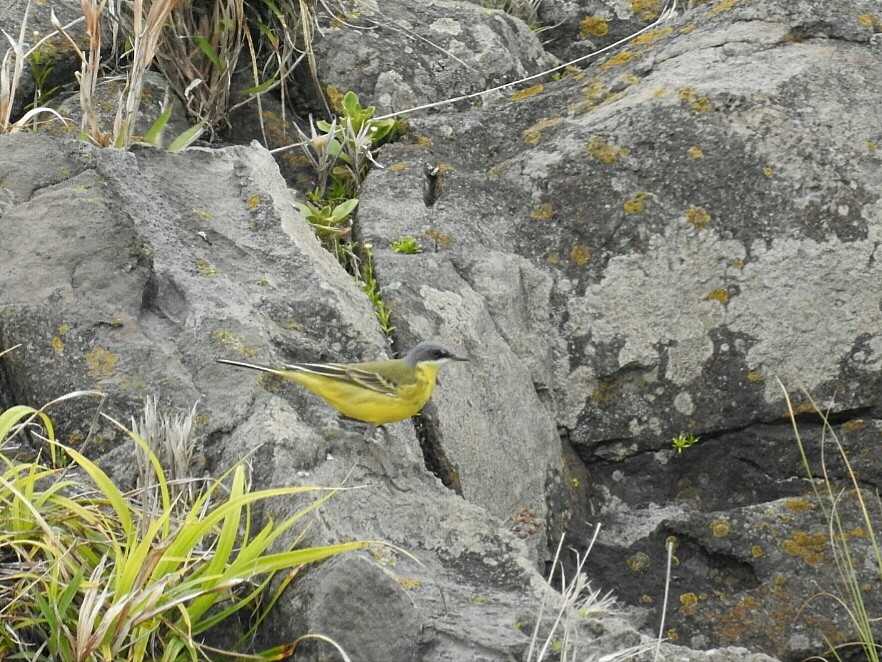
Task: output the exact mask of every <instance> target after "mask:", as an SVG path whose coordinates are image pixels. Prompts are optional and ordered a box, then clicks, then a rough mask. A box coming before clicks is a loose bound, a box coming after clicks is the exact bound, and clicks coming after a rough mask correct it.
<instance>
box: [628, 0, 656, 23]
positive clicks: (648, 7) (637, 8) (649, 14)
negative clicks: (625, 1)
mask: <svg viewBox="0 0 882 662" xmlns="http://www.w3.org/2000/svg"><path fill="white" fill-rule="evenodd" d="M631 11H632V12H634V13H635V14H636V15H637V16H638V17H639V18H640V20H641V21H654V20H655V19H657V18H658V16H659V14H661V0H631Z"/></svg>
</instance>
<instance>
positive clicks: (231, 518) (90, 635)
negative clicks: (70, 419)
mask: <svg viewBox="0 0 882 662" xmlns="http://www.w3.org/2000/svg"><path fill="white" fill-rule="evenodd" d="M105 418H106V419H107V420H108V421H110V422H111V423H112V424H113V425H115V426H117V427H118V428H119V429H121V430H125V432H126V433H127V434H128V436H129V437H130V439H131V441H132V443H133V444H134V445H135V447H136V448H137V449H139V452H140V453H142V454H143V455H144V457H145V458H146V461H147V462H146V463H147V465H149V466H150V467H151V468H152V473H153V475H152V482H151V484H152V485H153V486H154V487H153V489H154V491H155V494H156V498H155V499H154V500H153V504H154V505H155V508H154V507H150V508H144V507H142V504H141V503H140V502H139V501H138V500H137V499H136V495H137V494H139V493H140V492H142V491H143V490H142V491H138V492H136V493H124V492H123V491H121V490H120V488H119V487H117V486H116V485H115V484H114V482H113V481H112V480H111V478H110V477H109V476H108V475H107V474H106V473H105V472H104V471H103V470H102V469H101V468H100V467H98V466H97V465H96V464H95V463H93V462H92V461H91V460H89V459H88V458H87V457H85V456H84V455H83V454H81V453H80V452H79V451H77V450H75V449H74V448H71V447H69V446H66V445H63V444H61V443H60V442H59V441H58V440H57V439H56V437H55V434H54V430H53V427H52V423H51V420H50V419H49V417H48V416H47V415H46V413H45V411H44V410H34V409H33V408H30V407H22V406H19V407H12V408H10V409H8V410H6V411H4V412H2V413H0V559H2V561H3V566H4V572H3V574H2V576H0V602H2V604H3V609H2V615H0V617H2V621H3V627H2V628H0V657H4V658H5V657H6V656H15V657H16V658H17V659H18V658H19V657H20V659H28V660H39V661H48V660H57V661H60V662H68V661H70V662H74V661H76V662H99V661H104V660H114V661H121V662H140V661H143V660H148V659H150V660H160V659H161V660H163V661H168V662H172V661H183V660H197V659H207V658H212V659H214V658H216V656H217V655H224V656H230V655H232V656H235V655H236V653H235V652H234V651H226V650H218V649H214V648H211V647H209V646H207V645H206V644H204V643H203V641H202V639H203V637H202V635H203V634H204V633H206V632H208V631H209V630H210V629H212V628H216V627H220V626H222V625H223V624H225V623H229V622H230V619H231V618H232V617H233V616H234V615H236V614H237V613H239V612H240V611H242V610H243V609H249V610H250V609H256V610H257V612H256V614H255V618H254V621H253V623H255V625H254V626H253V627H252V629H251V630H249V631H248V632H244V633H243V635H242V637H241V640H240V642H239V645H238V646H237V648H240V647H243V646H245V645H247V643H248V642H250V641H251V640H252V636H253V634H254V628H256V627H257V625H259V623H260V622H262V620H263V619H264V618H265V616H266V613H267V611H268V610H269V609H270V608H271V607H272V606H273V604H274V603H275V602H276V600H277V599H278V596H279V595H280V592H281V590H282V589H283V588H284V587H285V586H286V585H287V584H288V583H289V582H290V581H291V580H292V578H293V577H294V574H296V573H291V572H290V571H291V570H292V569H294V570H296V569H297V568H300V567H302V566H303V565H304V564H307V563H314V562H317V561H320V560H322V559H325V558H328V557H331V556H334V555H336V554H340V553H344V552H347V551H354V550H358V549H364V548H365V547H367V545H368V543H366V542H349V543H341V544H336V545H327V546H322V547H312V548H303V549H287V550H283V551H270V550H271V549H273V548H274V547H275V545H276V543H278V542H279V541H280V539H281V537H282V536H284V535H288V534H292V533H294V529H295V527H297V526H298V525H301V524H303V519H304V517H305V516H306V515H307V514H308V513H310V512H312V511H313V510H315V509H316V508H317V507H319V506H320V505H321V504H322V503H324V502H325V501H326V500H327V499H328V498H330V497H331V496H332V495H333V494H334V492H335V490H333V489H323V488H317V487H311V486H305V487H278V488H272V489H265V490H252V489H251V488H250V487H249V484H248V478H247V473H246V471H245V468H244V466H242V465H237V466H235V467H233V468H232V469H231V470H230V471H229V472H227V474H225V475H224V476H222V477H221V478H219V479H217V480H215V481H213V482H211V483H210V484H208V485H207V486H205V487H204V488H203V489H202V490H201V491H200V492H199V493H198V494H197V495H195V498H194V499H193V502H192V505H190V504H185V505H184V506H183V507H182V506H180V505H179V504H180V500H179V499H176V498H173V496H172V495H173V492H172V489H171V487H170V485H169V481H168V479H167V475H166V471H165V469H164V468H163V466H162V463H161V462H160V460H159V458H158V457H157V455H156V454H155V453H154V452H153V451H152V450H151V448H150V446H149V445H148V443H147V442H145V440H144V439H142V438H141V437H140V436H139V435H138V434H136V433H135V432H133V431H130V430H126V429H125V428H124V427H123V426H122V425H121V424H120V423H118V422H117V421H115V420H113V419H112V418H110V417H107V416H105ZM37 426H40V427H41V429H40V430H39V432H38V429H37ZM24 429H28V430H29V431H30V433H31V434H37V435H38V436H40V437H42V438H43V439H44V441H45V442H46V443H48V444H51V445H52V446H53V447H55V448H57V449H58V450H59V451H60V452H62V453H63V454H64V455H66V456H67V457H68V458H70V459H71V460H72V462H73V463H74V464H75V465H76V467H77V469H78V472H77V473H70V472H68V471H66V470H63V469H55V468H52V467H51V466H46V465H43V464H41V463H39V462H37V461H34V462H22V461H19V460H16V459H15V458H14V457H9V456H7V455H6V454H5V450H4V449H6V448H7V446H8V443H9V441H10V439H11V438H12V437H13V436H14V435H15V434H18V433H20V432H21V431H22V430H24ZM77 476H80V477H77ZM312 492H322V495H321V496H320V497H319V498H318V499H316V500H314V501H312V502H311V503H309V504H307V505H304V506H303V507H301V508H300V509H299V510H298V511H296V512H295V513H294V514H292V515H291V516H289V517H288V518H286V519H284V520H283V521H281V522H267V523H266V524H265V525H264V526H263V527H262V528H260V529H259V530H258V529H253V528H252V527H253V523H254V521H253V517H252V514H251V508H252V506H253V505H255V504H257V503H260V502H262V501H265V500H267V499H271V498H278V497H286V496H288V497H290V496H293V495H305V494H308V493H312ZM280 570H281V571H289V572H287V574H286V577H285V578H283V580H282V581H281V583H280V584H279V586H278V588H277V589H276V590H274V591H273V592H272V595H271V596H270V599H269V600H268V601H266V603H265V604H260V599H261V596H263V595H264V593H265V589H266V588H267V587H268V585H269V583H270V581H271V580H272V577H273V576H274V574H275V573H277V572H278V571H280ZM298 642H299V640H298V641H297V642H293V643H292V644H284V645H282V646H277V647H274V648H271V649H268V650H265V651H262V652H260V653H258V654H257V656H258V657H259V658H261V659H281V656H282V654H283V653H284V652H286V651H287V652H288V653H290V651H292V650H293V649H294V648H296V647H297V644H298ZM344 659H348V658H346V657H345V655H344Z"/></svg>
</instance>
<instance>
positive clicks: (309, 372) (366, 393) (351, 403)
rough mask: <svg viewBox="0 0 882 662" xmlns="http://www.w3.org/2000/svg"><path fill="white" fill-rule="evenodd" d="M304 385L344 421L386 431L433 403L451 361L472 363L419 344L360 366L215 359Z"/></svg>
mask: <svg viewBox="0 0 882 662" xmlns="http://www.w3.org/2000/svg"><path fill="white" fill-rule="evenodd" d="M217 361H218V363H223V364H226V365H231V366H236V367H239V368H249V369H251V370H259V371H261V372H266V373H269V374H271V375H278V376H279V377H282V378H283V379H287V380H289V381H292V382H295V383H296V384H300V385H301V386H303V387H304V388H306V389H307V390H309V391H311V392H312V393H314V394H316V395H317V396H319V397H320V398H322V399H323V400H324V401H325V402H327V403H328V404H329V405H331V407H333V408H334V409H336V410H337V411H338V412H339V413H340V414H342V415H343V416H344V417H346V418H350V419H354V420H356V421H361V422H363V423H369V424H370V425H373V426H376V427H379V428H382V429H383V431H384V432H385V427H383V426H385V425H386V424H387V423H396V422H398V421H403V420H404V419H406V418H411V417H412V416H415V415H416V414H418V413H419V412H420V411H421V410H422V408H423V407H424V406H425V405H426V403H427V402H428V401H429V398H430V397H431V396H432V392H433V391H434V390H435V384H436V383H437V380H438V371H439V370H440V369H441V367H442V366H443V365H444V364H445V363H448V362H451V361H468V358H466V357H463V356H457V355H456V354H454V353H453V352H452V351H450V350H449V349H447V348H446V347H444V346H442V345H439V344H438V343H434V342H421V343H419V344H418V345H416V346H415V347H414V348H413V349H411V350H410V351H409V352H408V353H407V354H406V355H405V356H404V358H401V359H388V360H383V361H365V362H361V363H289V364H286V365H282V366H281V367H278V368H273V367H270V366H265V365H259V364H256V363H245V362H243V361H231V360H229V359H217Z"/></svg>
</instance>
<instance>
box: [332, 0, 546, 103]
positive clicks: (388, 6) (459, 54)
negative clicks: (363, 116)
mask: <svg viewBox="0 0 882 662" xmlns="http://www.w3.org/2000/svg"><path fill="white" fill-rule="evenodd" d="M355 24H356V25H357V26H359V28H355V27H351V26H346V25H340V24H339V23H338V22H336V21H332V23H331V25H329V26H327V27H326V28H325V29H324V30H323V35H322V37H321V39H319V40H317V41H316V43H315V53H316V61H317V66H318V76H319V81H320V82H321V84H322V85H323V88H324V89H325V91H326V93H327V95H328V98H329V101H330V102H331V105H332V106H334V105H335V104H336V103H337V102H338V101H339V99H340V98H342V94H343V93H345V92H346V91H347V90H353V91H355V92H357V93H358V94H360V95H361V96H362V97H363V101H366V100H368V99H370V103H371V104H372V105H375V106H377V108H378V109H379V112H381V113H384V112H389V111H393V110H403V109H405V108H409V107H412V106H416V105H418V104H423V103H428V102H432V101H441V100H444V99H447V98H451V97H456V96H459V95H463V94H468V93H470V92H478V91H481V90H484V89H487V88H489V87H493V86H494V85H498V84H500V83H505V82H508V81H512V80H516V79H518V78H520V77H523V76H525V75H527V74H528V73H536V72H538V71H542V69H543V68H546V67H548V66H550V65H551V63H553V62H554V58H553V57H552V56H549V55H548V54H547V53H546V52H545V51H544V50H543V49H542V46H541V44H540V42H539V40H538V38H537V37H536V36H535V35H534V34H532V33H531V32H530V30H529V29H528V28H527V26H526V25H525V24H524V23H523V22H522V21H519V20H517V19H515V18H513V17H512V16H509V15H508V14H506V13H505V12H502V11H498V10H490V9H482V8H480V7H475V6H474V5H471V4H469V3H465V2H458V1H452V0H440V1H438V2H431V3H413V2H409V1H407V0H380V1H378V2H375V3H362V4H360V5H359V16H358V19H357V20H356V21H355Z"/></svg>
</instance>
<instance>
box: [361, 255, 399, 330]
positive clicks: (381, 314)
mask: <svg viewBox="0 0 882 662" xmlns="http://www.w3.org/2000/svg"><path fill="white" fill-rule="evenodd" d="M359 275H360V276H361V278H360V279H359V284H360V285H361V289H362V291H363V292H364V293H365V294H367V297H368V299H369V300H370V302H371V305H373V307H374V313H375V314H376V316H377V321H378V322H379V323H380V328H381V329H382V330H383V333H385V334H386V335H389V334H390V333H392V331H393V330H394V329H395V327H394V326H392V312H391V311H390V310H389V307H388V306H387V305H386V302H385V301H383V296H382V295H381V294H380V284H379V283H378V282H377V279H376V277H375V276H374V255H373V247H372V246H371V245H370V244H363V245H362V260H361V268H360V270H359Z"/></svg>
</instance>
